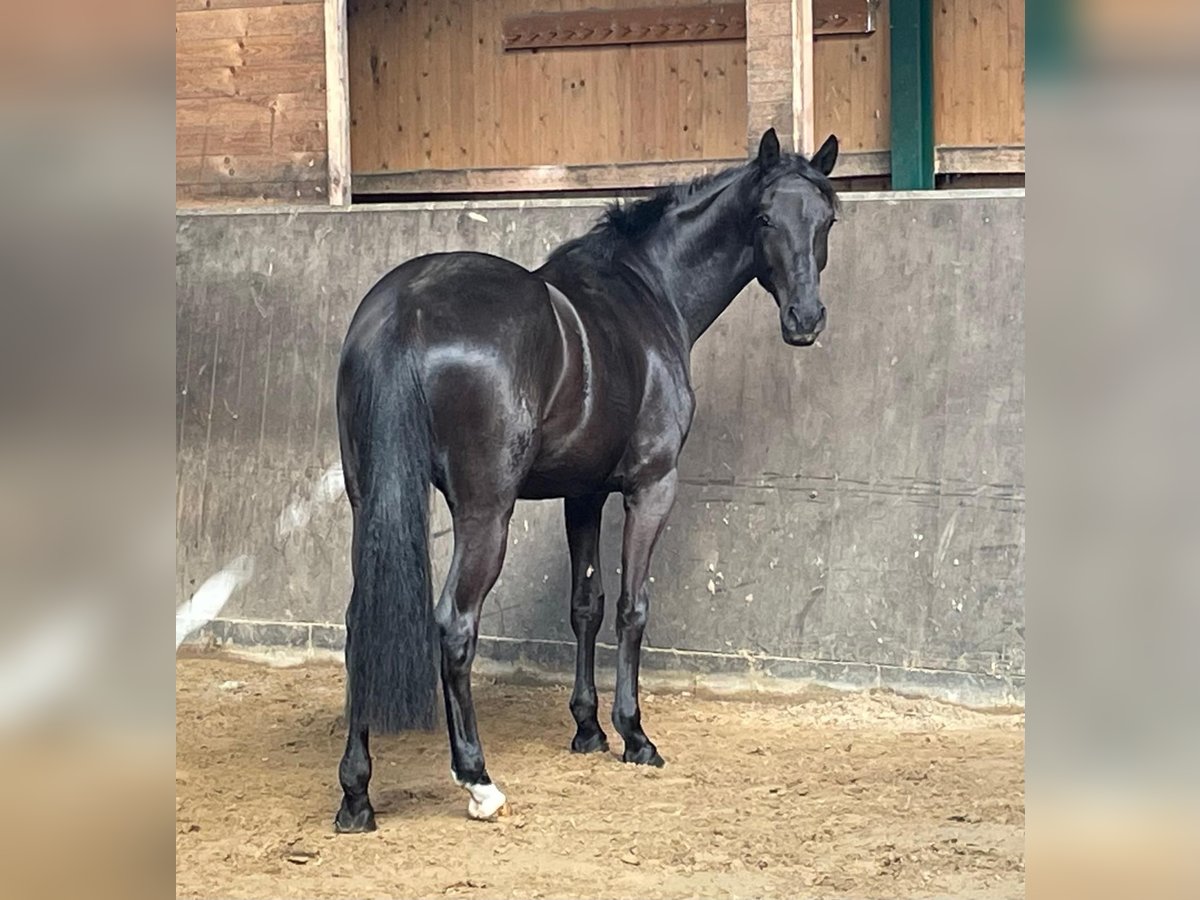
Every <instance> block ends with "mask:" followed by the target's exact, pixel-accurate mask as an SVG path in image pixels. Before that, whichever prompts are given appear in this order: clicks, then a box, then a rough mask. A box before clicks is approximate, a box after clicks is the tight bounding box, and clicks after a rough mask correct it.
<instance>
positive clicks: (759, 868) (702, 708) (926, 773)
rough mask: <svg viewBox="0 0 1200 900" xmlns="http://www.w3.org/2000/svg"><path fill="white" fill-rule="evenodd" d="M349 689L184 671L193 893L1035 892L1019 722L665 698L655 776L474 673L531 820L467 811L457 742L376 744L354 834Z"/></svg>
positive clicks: (510, 790) (497, 758)
mask: <svg viewBox="0 0 1200 900" xmlns="http://www.w3.org/2000/svg"><path fill="white" fill-rule="evenodd" d="M343 692H344V682H343V675H342V671H341V669H340V668H339V667H337V666H334V665H329V664H311V665H307V666H302V667H296V668H288V669H282V668H271V667H268V666H265V665H262V664H257V663H250V662H243V661H238V660H232V659H228V658H214V657H202V656H191V657H184V658H181V659H180V660H179V661H178V663H177V667H176V694H177V724H176V735H177V741H176V746H177V751H176V753H177V760H176V768H177V771H176V839H175V847H176V891H177V894H178V895H179V896H181V897H206V898H208V897H260V898H267V897H447V896H460V897H475V898H490V897H522V898H526V897H529V898H533V897H545V898H564V897H598V898H618V897H631V898H632V897H638V898H676V897H681V898H682V897H717V896H720V897H729V898H738V897H746V898H751V897H781V898H782V897H788V898H796V897H828V896H840V897H855V898H858V897H864V898H865V897H880V898H884V897H887V898H895V897H957V898H989V900H990V898H1001V897H1005V898H1007V897H1023V896H1024V882H1025V871H1024V869H1025V864H1024V825H1025V805H1024V772H1023V761H1024V737H1025V733H1024V717H1023V716H1021V715H1015V714H990V713H979V712H974V711H970V710H965V709H961V708H958V707H954V706H948V705H945V704H939V703H935V702H932V701H924V700H909V699H904V698H901V697H897V696H894V695H891V694H887V693H882V692H872V693H866V694H852V695H851V694H834V693H830V692H817V691H814V692H813V693H812V694H811V695H804V696H803V697H800V698H794V697H793V698H789V699H788V700H787V701H786V703H784V702H781V701H757V702H750V701H730V700H714V699H701V698H698V697H694V696H681V695H664V694H649V695H644V696H643V722H644V724H645V727H646V730H647V733H648V734H649V735H650V736H651V737H652V738H653V739H654V740H655V742H656V743H657V745H658V747H659V750H660V752H661V753H662V754H663V756H664V757H665V758H666V760H667V765H666V768H664V769H661V770H656V769H648V768H643V767H635V766H627V765H624V764H622V763H621V762H620V761H619V757H617V756H615V755H613V754H593V755H590V756H577V755H574V754H572V753H570V752H569V751H568V750H567V746H568V745H569V742H570V738H571V735H572V733H573V727H572V726H573V723H572V722H571V717H570V713H569V712H568V710H567V696H568V691H567V690H566V689H565V688H561V687H516V686H512V685H505V684H496V683H492V682H491V681H489V680H488V679H486V678H480V677H477V678H476V691H475V694H476V708H477V709H478V711H479V716H480V731H481V734H482V736H483V740H484V747H485V750H486V752H487V759H488V769H489V771H490V772H491V774H492V777H493V778H494V779H495V780H496V781H497V783H498V784H500V786H501V787H502V788H503V789H504V790H505V791H506V793H507V794H508V796H509V800H510V803H511V810H512V814H511V815H510V816H508V817H506V818H502V819H500V820H498V821H496V822H494V823H478V822H472V821H468V820H467V819H466V817H465V812H466V800H467V797H466V794H465V793H463V792H462V791H461V790H459V789H458V788H456V787H455V786H454V785H453V783H452V782H451V781H450V777H449V754H448V750H447V747H446V739H445V736H444V734H443V733H442V732H441V731H440V730H439V731H438V732H437V733H419V734H408V735H403V736H400V737H389V738H377V739H373V740H372V751H373V754H374V758H375V776H374V780H373V782H372V797H373V800H374V804H375V809H376V812H377V815H378V821H379V831H377V832H375V833H374V834H368V835H352V836H338V835H334V834H333V832H332V828H331V823H332V819H333V814H334V811H335V810H336V807H337V804H338V801H339V799H340V791H339V788H338V786H337V775H336V769H337V762H338V759H339V757H340V754H341V749H342V743H343V739H344V735H343V731H342V726H341V723H340V721H339V716H340V714H341V706H342V699H343ZM601 709H602V714H601V720H602V721H605V719H606V716H607V703H606V702H603V701H602V707H601ZM606 730H608V731H609V734H610V742H611V743H612V745H613V749H614V750H615V751H616V753H619V752H620V747H621V742H620V739H619V738H615V737H614V736H613V735H612V729H611V728H609V729H606Z"/></svg>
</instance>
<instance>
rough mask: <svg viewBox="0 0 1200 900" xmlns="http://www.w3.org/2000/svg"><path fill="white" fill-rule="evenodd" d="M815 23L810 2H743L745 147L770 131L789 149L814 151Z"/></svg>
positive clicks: (791, 0) (798, 0) (748, 0)
mask: <svg viewBox="0 0 1200 900" xmlns="http://www.w3.org/2000/svg"><path fill="white" fill-rule="evenodd" d="M812 26H813V17H812V4H811V3H810V2H809V0H746V68H747V75H746V81H747V84H746V101H747V105H748V110H747V145H748V149H749V150H750V151H751V152H753V150H754V148H755V147H756V146H757V144H758V141H759V138H760V137H761V135H762V133H763V132H764V131H766V130H767V129H768V128H774V129H775V130H776V131H777V132H778V134H779V139H780V141H781V142H782V143H783V144H784V146H785V147H786V148H787V149H792V150H801V151H810V152H811V150H812V147H813V132H814V131H815V124H814V116H815V114H814V109H813V95H814V92H815V90H814V87H813V34H812Z"/></svg>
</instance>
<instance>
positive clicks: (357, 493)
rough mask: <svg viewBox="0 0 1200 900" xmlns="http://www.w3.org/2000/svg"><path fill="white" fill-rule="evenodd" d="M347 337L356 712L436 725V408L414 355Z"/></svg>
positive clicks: (343, 396) (342, 390)
mask: <svg viewBox="0 0 1200 900" xmlns="http://www.w3.org/2000/svg"><path fill="white" fill-rule="evenodd" d="M365 349H366V348H364V347H363V346H361V345H358V346H355V345H351V344H348V345H347V349H346V352H344V353H343V356H342V362H341V366H340V368H339V371H338V430H339V436H340V439H341V446H342V468H343V470H344V472H345V476H346V489H347V493H348V494H349V496H350V503H351V507H352V508H353V511H354V542H353V548H352V551H351V553H352V565H353V573H354V592H353V593H352V594H351V597H350V605H349V607H348V609H347V610H346V675H347V679H348V686H347V687H348V690H347V699H348V709H347V716H348V718H349V721H350V723H351V725H352V726H354V725H364V726H367V727H369V728H371V729H374V730H376V731H379V732H382V733H395V732H397V731H401V730H406V729H414V728H432V727H433V724H434V709H435V705H436V700H435V694H436V691H437V671H436V657H435V652H434V648H435V641H434V627H433V598H432V588H431V584H430V576H429V483H430V465H431V462H430V460H431V444H432V442H433V439H432V434H431V424H430V416H429V406H428V403H427V401H426V398H425V393H424V390H423V389H422V386H421V382H420V379H419V377H418V374H417V371H416V366H415V363H414V360H413V359H412V356H411V353H410V352H408V351H404V352H402V353H400V354H398V355H395V354H386V355H389V356H390V357H391V358H390V359H386V360H385V359H383V358H382V357H383V356H384V355H385V354H381V353H379V352H378V350H379V348H378V345H376V346H375V348H374V352H365Z"/></svg>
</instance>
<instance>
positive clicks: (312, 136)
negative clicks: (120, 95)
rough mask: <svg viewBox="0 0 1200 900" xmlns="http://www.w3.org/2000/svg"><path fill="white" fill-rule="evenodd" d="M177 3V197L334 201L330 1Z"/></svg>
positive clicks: (187, 200)
mask: <svg viewBox="0 0 1200 900" xmlns="http://www.w3.org/2000/svg"><path fill="white" fill-rule="evenodd" d="M330 2H333V0H330ZM176 10H177V14H176V19H175V75H176V102H175V141H176V145H175V154H176V171H175V176H176V202H177V203H181V204H193V203H201V204H202V203H209V202H222V201H223V200H225V199H236V200H263V201H271V200H276V201H293V202H294V201H296V200H301V201H303V202H312V201H313V200H314V199H316V198H321V199H324V197H325V196H326V194H327V185H328V180H329V179H328V165H327V159H328V145H329V142H328V133H327V124H326V123H327V118H328V115H329V111H328V108H327V98H326V91H325V87H326V65H325V59H326V52H325V10H324V4H323V3H322V2H319V0H318V2H276V3H264V2H254V0H241V2H232V0H230V2H225V0H205V2H204V3H188V2H184V0H177V3H176Z"/></svg>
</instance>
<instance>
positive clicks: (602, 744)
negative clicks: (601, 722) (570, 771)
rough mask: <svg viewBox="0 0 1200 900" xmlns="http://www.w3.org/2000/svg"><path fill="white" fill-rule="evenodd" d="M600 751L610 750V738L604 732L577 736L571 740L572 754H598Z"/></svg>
mask: <svg viewBox="0 0 1200 900" xmlns="http://www.w3.org/2000/svg"><path fill="white" fill-rule="evenodd" d="M600 750H604V751H607V750H608V738H607V737H606V736H605V734H604V732H603V731H596V732H593V733H592V734H588V735H584V734H582V733H581V734H576V735H575V737H574V738H573V739H572V740H571V752H572V753H596V752H597V751H600Z"/></svg>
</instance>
